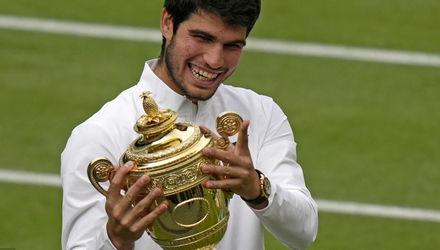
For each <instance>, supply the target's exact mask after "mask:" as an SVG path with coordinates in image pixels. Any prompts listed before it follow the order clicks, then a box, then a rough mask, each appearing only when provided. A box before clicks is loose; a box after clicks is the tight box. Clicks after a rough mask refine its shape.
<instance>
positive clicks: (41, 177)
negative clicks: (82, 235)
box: [0, 169, 440, 222]
mask: <svg viewBox="0 0 440 250" xmlns="http://www.w3.org/2000/svg"><path fill="white" fill-rule="evenodd" d="M0 182H7V183H15V184H27V185H39V186H51V187H61V178H60V176H59V175H57V174H43V173H34V172H27V171H16V170H6V169H0ZM90 185H91V184H90ZM316 202H317V203H318V207H319V209H318V210H319V211H320V212H328V213H338V214H353V215H366V216H375V217H384V218H395V219H406V220H419V221H429V222H440V211H439V210H428V209H418V208H405V207H398V206H384V205H376V204H366V203H357V202H346V201H332V200H323V199H317V200H316Z"/></svg>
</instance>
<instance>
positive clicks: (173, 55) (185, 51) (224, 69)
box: [156, 11, 246, 101]
mask: <svg viewBox="0 0 440 250" xmlns="http://www.w3.org/2000/svg"><path fill="white" fill-rule="evenodd" d="M164 13H166V11H165V12H164ZM162 32H163V33H164V30H163V29H162ZM164 36H165V38H166V39H167V41H169V42H168V43H167V45H166V47H165V50H164V58H163V60H164V62H165V64H164V63H162V64H161V65H160V66H159V68H160V69H159V70H156V74H158V76H159V77H160V78H161V79H162V80H163V81H164V82H165V83H166V84H167V85H168V86H170V87H171V88H172V89H173V90H174V91H176V92H177V93H179V94H182V95H185V96H187V97H188V98H189V99H191V100H193V101H196V100H207V99H209V98H210V97H211V96H212V95H213V94H214V93H215V91H216V90H217V87H218V86H219V85H220V83H222V82H223V81H224V80H225V79H226V78H228V77H229V76H230V75H231V74H232V72H233V71H234V70H235V68H236V67H237V65H238V63H239V60H240V55H241V51H242V49H243V47H244V46H245V42H246V27H242V26H229V25H227V24H225V23H224V22H223V20H222V19H221V18H220V17H219V16H216V15H213V14H209V13H207V12H203V11H202V12H201V13H194V14H192V15H191V16H190V18H189V19H188V20H186V21H184V22H182V23H181V24H180V26H179V28H178V29H177V32H176V33H175V34H172V32H171V34H170V33H169V31H168V33H167V32H166V33H164Z"/></svg>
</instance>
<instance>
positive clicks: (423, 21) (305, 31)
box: [0, 0, 440, 250]
mask: <svg viewBox="0 0 440 250" xmlns="http://www.w3.org/2000/svg"><path fill="white" fill-rule="evenodd" d="M161 5H162V1H147V2H146V1H130V3H129V4H128V3H126V2H121V1H101V0H98V1H86V0H78V1H71V2H59V1H53V0H44V1H23V0H15V1H7V3H6V2H5V3H2V4H0V14H13V15H25V16H32V17H43V18H54V19H63V20H77V21H85V22H96V23H107V24H120V25H133V26H147V27H157V23H158V18H159V12H160V8H161ZM438 10H440V3H439V2H438V1H434V0H421V1H417V2H414V1H408V0H405V1H397V0H391V1H386V2H383V1H377V0H373V1H368V2H366V1H358V0H356V1H345V0H338V1H333V2H331V4H330V3H327V2H316V1H298V0H293V1H282V0H273V1H263V12H262V15H261V19H260V20H259V22H258V23H257V25H256V27H255V30H254V31H253V33H251V35H252V36H254V37H269V38H279V39H291V40H298V41H312V42H320V43H329V44H346V45H353V46H368V47H380V48H392V49H403V50H416V51H426V52H435V53H440V49H439V47H438V44H440V33H439V32H438V30H437V26H438V25H437V24H438V23H440V17H439V16H438V15H437V14H436V13H437V12H438ZM0 37H1V38H0V106H1V111H2V112H0V121H1V122H0V137H1V138H2V140H1V141H0V150H1V151H0V152H1V153H0V154H1V156H2V157H1V159H2V160H1V161H0V167H4V168H9V169H19V170H31V171H38V172H50V173H58V172H59V155H60V153H61V151H62V150H63V148H64V145H65V142H66V140H67V138H68V136H69V134H70V131H71V130H72V129H73V128H74V127H75V126H76V125H78V124H79V123H81V122H82V121H84V120H85V119H87V118H88V117H89V116H90V115H92V114H93V113H94V112H96V111H97V110H98V109H99V108H100V107H101V106H102V105H103V104H104V103H105V102H106V101H109V100H111V99H112V98H114V97H115V96H116V95H117V94H118V93H119V92H120V91H121V90H123V89H125V88H127V87H129V86H131V85H133V84H136V82H137V80H138V79H139V77H140V73H141V70H142V68H143V63H144V61H145V60H147V59H149V58H153V57H156V56H157V55H158V54H159V49H160V48H159V47H160V45H159V44H152V43H141V42H130V41H119V40H108V39H98V38H85V37H76V36H64V35H53V34H41V33H33V32H24V31H11V30H4V29H0ZM439 81H440V71H439V69H438V68H434V67H420V66H405V65H394V64H378V63H369V62H357V61H346V60H337V59H328V58H310V57H302V56H283V55H274V54H267V53H257V52H247V51H245V52H244V53H243V58H242V61H241V65H240V66H239V68H238V69H237V71H236V73H235V74H234V75H233V76H232V77H231V78H230V79H229V80H228V83H229V84H232V85H236V86H243V87H248V88H252V89H254V90H256V91H257V92H259V93H262V94H265V95H269V96H272V97H273V98H274V99H275V101H276V102H277V103H278V104H279V105H280V106H281V107H282V109H283V110H284V111H285V113H286V114H287V115H288V117H289V121H290V122H291V125H292V127H293V129H294V132H295V136H296V140H297V142H298V161H299V163H300V164H301V165H302V166H303V169H304V173H305V177H306V181H307V184H308V187H309V189H310V190H311V192H312V194H313V196H314V197H316V198H322V199H335V200H349V201H359V202H369V203H379V204H385V205H399V206H409V207H420V208H431V209H436V210H439V209H440V200H439V199H438V198H437V197H438V193H439V192H440V186H439V185H438V184H437V183H438V180H439V179H440V173H439V171H437V169H438V162H440V155H439V154H438V148H440V141H439V140H440V139H439V138H440V131H439V130H438V129H437V127H438V124H440V116H439V115H438V111H437V106H438V105H439V101H438V97H439V96H440V85H438V82H439ZM0 189H1V190H3V197H2V199H1V201H0V204H1V206H0V219H1V221H2V223H1V226H0V227H1V228H0V229H1V232H2V234H1V235H0V248H1V247H14V248H16V249H49V250H52V249H53V250H55V249H59V245H60V228H61V195H62V194H61V190H60V189H57V188H49V187H35V186H27V185H15V184H6V183H0ZM439 226H440V224H438V223H428V222H417V221H406V220H396V219H385V218H372V217H363V216H352V215H337V214H329V213H323V212H321V213H320V228H319V235H318V238H317V240H316V242H315V243H314V244H313V245H312V246H311V247H310V249H326V250H331V249H373V248H374V249H384V250H385V249H408V250H409V249H436V246H438V245H440V244H439V243H440V242H438V241H439V240H437V237H434V235H435V234H433V232H436V231H438V230H439ZM266 239H267V243H266V248H267V249H269V250H272V249H273V250H279V249H285V248H284V247H282V246H281V245H280V243H279V242H277V241H276V240H274V239H273V237H272V236H271V235H269V234H266Z"/></svg>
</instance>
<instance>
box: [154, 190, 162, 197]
mask: <svg viewBox="0 0 440 250" xmlns="http://www.w3.org/2000/svg"><path fill="white" fill-rule="evenodd" d="M160 193H161V191H160V189H159V188H155V189H153V195H154V196H159V195H160Z"/></svg>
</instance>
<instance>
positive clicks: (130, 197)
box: [121, 175, 151, 208]
mask: <svg viewBox="0 0 440 250" xmlns="http://www.w3.org/2000/svg"><path fill="white" fill-rule="evenodd" d="M150 181H151V178H150V176H148V175H142V176H141V177H140V178H139V179H138V180H137V181H136V182H135V183H134V184H133V185H132V186H131V187H130V188H129V189H128V191H127V192H126V193H125V195H124V196H123V197H122V201H121V206H122V207H127V208H128V207H131V205H132V204H133V202H135V201H136V199H137V197H138V195H142V193H141V192H142V189H143V188H145V186H147V185H148V183H150Z"/></svg>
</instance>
